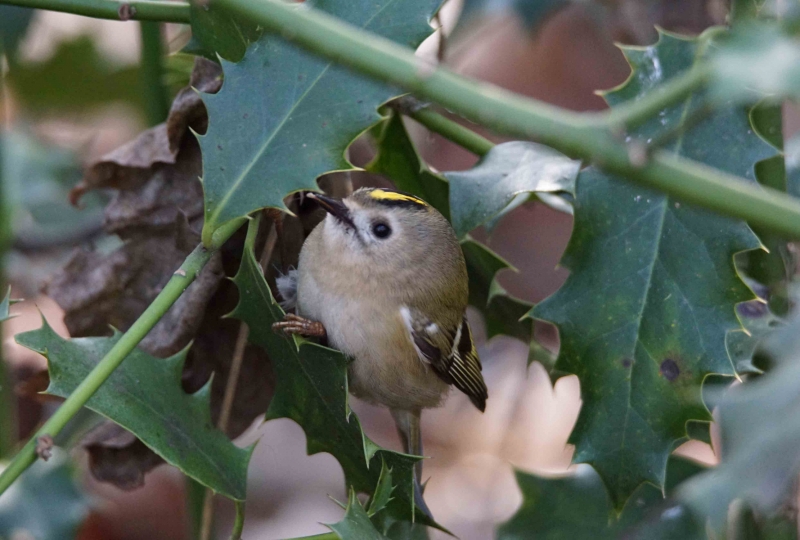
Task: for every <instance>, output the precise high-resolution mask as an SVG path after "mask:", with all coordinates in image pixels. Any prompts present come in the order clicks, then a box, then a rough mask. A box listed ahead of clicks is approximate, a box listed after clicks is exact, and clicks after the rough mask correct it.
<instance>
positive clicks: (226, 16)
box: [187, 2, 262, 62]
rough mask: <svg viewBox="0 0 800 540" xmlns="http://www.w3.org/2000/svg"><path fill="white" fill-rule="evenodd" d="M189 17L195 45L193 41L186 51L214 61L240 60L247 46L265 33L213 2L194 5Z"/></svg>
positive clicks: (193, 3) (191, 6) (195, 3)
mask: <svg viewBox="0 0 800 540" xmlns="http://www.w3.org/2000/svg"><path fill="white" fill-rule="evenodd" d="M189 17H190V24H191V25H192V40H194V41H196V43H192V42H190V44H189V46H188V49H187V52H194V53H200V54H203V56H206V57H208V58H211V59H214V60H216V59H217V56H216V55H219V56H221V57H222V58H224V59H225V60H228V61H229V62H238V61H240V60H241V59H242V57H243V56H244V53H245V51H246V50H247V47H248V45H250V44H251V43H253V42H254V41H256V40H258V38H259V37H260V36H261V34H262V30H261V28H259V27H258V25H256V24H253V23H251V22H249V21H247V20H244V19H242V18H241V17H237V16H235V15H232V14H231V13H230V12H227V11H224V10H221V9H220V8H219V7H218V6H217V5H216V4H215V3H214V2H192V3H191V4H190V8H189ZM197 45H199V46H197Z"/></svg>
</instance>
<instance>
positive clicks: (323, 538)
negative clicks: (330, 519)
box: [288, 532, 342, 540]
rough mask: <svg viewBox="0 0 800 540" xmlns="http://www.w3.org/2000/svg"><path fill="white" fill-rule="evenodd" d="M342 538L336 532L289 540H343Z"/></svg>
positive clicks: (290, 539)
mask: <svg viewBox="0 0 800 540" xmlns="http://www.w3.org/2000/svg"><path fill="white" fill-rule="evenodd" d="M341 538H342V537H341V536H339V535H338V534H336V533H334V532H329V533H322V534H315V535H313V536H298V537H297V538H289V539H288V540H341Z"/></svg>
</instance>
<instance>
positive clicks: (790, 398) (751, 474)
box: [677, 318, 800, 530]
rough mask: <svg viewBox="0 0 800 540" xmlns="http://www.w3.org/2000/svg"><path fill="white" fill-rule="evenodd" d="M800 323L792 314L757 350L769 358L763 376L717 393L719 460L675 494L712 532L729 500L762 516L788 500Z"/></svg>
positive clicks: (798, 460)
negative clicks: (742, 502) (700, 517)
mask: <svg viewBox="0 0 800 540" xmlns="http://www.w3.org/2000/svg"><path fill="white" fill-rule="evenodd" d="M798 329H800V321H798V319H797V318H795V319H794V320H793V321H792V322H791V323H789V324H788V325H787V326H786V327H785V328H783V329H782V330H780V331H779V332H776V333H775V334H773V336H771V337H770V338H768V339H767V340H766V342H765V345H764V347H763V348H762V350H761V351H760V352H761V353H763V354H765V355H766V356H768V357H769V359H770V363H771V369H770V370H769V371H768V372H767V374H766V375H763V376H761V377H757V378H755V379H752V380H749V381H747V382H746V383H745V384H742V385H738V386H736V387H733V388H731V389H730V390H728V391H727V392H725V393H724V394H722V395H717V396H716V399H715V400H714V401H715V403H714V404H715V405H716V406H717V410H718V413H719V427H720V437H721V445H720V446H721V449H722V451H721V456H720V458H721V461H720V464H719V465H718V466H717V467H715V468H714V469H711V470H709V471H708V472H706V473H704V474H702V475H700V476H697V477H696V478H693V479H692V480H691V481H690V482H687V483H686V484H685V485H683V486H681V489H680V490H679V491H678V494H677V496H678V498H679V499H680V500H681V501H683V502H684V503H686V504H687V505H689V506H690V507H691V508H692V509H693V510H694V511H696V512H697V513H698V514H699V516H702V517H703V518H707V519H708V520H709V523H710V525H711V526H712V527H713V528H714V529H716V530H722V529H724V528H725V526H726V520H727V516H728V507H729V505H730V503H731V502H732V501H733V500H734V499H741V500H742V501H744V502H745V503H746V504H748V505H750V506H751V507H752V508H754V509H755V510H757V511H758V512H760V513H761V514H762V515H765V516H767V517H770V516H775V515H776V514H777V513H778V512H779V510H780V509H781V507H782V506H783V505H784V504H786V505H791V504H793V503H792V502H791V497H792V493H793V490H794V487H795V485H796V479H797V474H798V471H800V456H799V455H798V452H797V447H798V444H800V423H799V422H798V421H797V419H798V418H799V417H800V416H798V414H799V413H800V402H798V400H797V395H798V381H800V355H798V350H800V339H798Z"/></svg>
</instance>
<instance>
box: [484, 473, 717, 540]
mask: <svg viewBox="0 0 800 540" xmlns="http://www.w3.org/2000/svg"><path fill="white" fill-rule="evenodd" d="M702 470H703V467H701V466H699V465H697V464H696V463H694V462H691V461H688V460H685V459H682V458H677V457H673V458H671V459H670V462H669V474H668V480H667V494H669V493H670V492H671V491H672V489H673V488H674V486H676V485H677V484H678V483H679V482H681V481H683V480H684V479H686V478H689V477H691V476H693V475H694V474H697V473H698V472H701V471H702ZM517 482H518V483H519V487H520V489H521V490H522V497H523V499H522V507H521V508H520V509H519V510H518V511H517V513H516V514H515V515H514V516H513V517H512V518H511V519H510V520H509V521H507V522H506V523H504V524H503V525H501V526H500V528H499V529H498V534H497V540H528V539H530V538H536V539H537V540H539V539H542V540H551V539H553V540H555V539H564V540H567V539H569V540H581V539H584V538H585V539H587V540H606V539H608V540H613V539H617V538H620V537H621V535H622V532H623V531H626V530H627V529H629V528H630V527H632V526H634V525H636V524H638V523H640V522H642V520H643V519H644V518H645V517H647V516H648V515H650V514H652V512H653V511H654V510H659V509H660V506H661V504H662V502H663V496H662V494H661V491H660V490H659V489H656V488H655V487H653V486H651V485H643V486H640V487H639V488H638V489H637V490H636V491H635V492H634V494H633V496H632V497H631V499H630V500H629V501H628V504H627V505H625V508H624V509H623V510H622V513H621V514H620V515H619V516H618V517H617V516H613V517H612V515H613V512H612V510H613V507H612V501H611V499H610V498H609V496H608V493H607V492H606V489H605V487H604V486H603V482H602V480H601V479H600V476H599V475H598V474H597V472H595V471H594V469H592V468H591V467H590V466H588V465H580V466H578V468H577V469H576V470H575V471H574V472H572V473H569V474H567V475H565V476H562V477H554V478H547V477H541V476H535V475H532V474H527V473H523V472H517ZM687 518H688V516H686V515H682V514H681V513H678V512H675V511H673V512H672V513H670V512H669V510H667V511H665V512H663V513H662V514H661V515H660V516H656V519H655V523H652V524H651V525H652V528H656V527H658V528H661V529H662V530H664V531H665V532H668V533H671V534H672V535H671V536H665V538H673V539H675V538H681V539H686V540H689V539H690V538H700V537H701V536H700V535H699V534H697V532H698V531H697V530H696V528H695V524H694V523H693V522H692V521H691V520H690V519H687ZM652 528H651V530H652ZM651 538H655V536H651Z"/></svg>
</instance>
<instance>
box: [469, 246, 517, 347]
mask: <svg viewBox="0 0 800 540" xmlns="http://www.w3.org/2000/svg"><path fill="white" fill-rule="evenodd" d="M461 249H462V250H463V251H464V258H465V259H466V261H467V271H468V272H469V303H470V305H471V306H474V307H476V308H478V309H479V310H480V311H481V313H483V318H484V321H485V323H486V337H487V339H490V338H492V337H494V336H496V335H499V334H505V335H507V336H513V337H515V338H517V339H519V340H522V341H524V342H525V343H530V342H531V340H532V339H533V321H531V320H530V319H527V318H525V315H526V314H527V313H528V312H529V311H530V310H531V308H532V307H533V304H531V303H529V302H525V301H523V300H519V299H517V298H514V297H513V296H510V295H509V294H508V293H507V292H506V290H505V289H504V288H503V286H502V285H500V282H499V281H498V280H497V274H498V273H500V272H501V271H503V270H507V269H512V270H513V269H514V268H513V267H512V266H511V265H510V264H508V263H507V262H506V261H504V260H503V259H501V258H500V257H499V256H498V255H497V254H496V253H494V252H493V251H491V250H490V249H489V248H487V247H486V246H484V245H483V244H479V243H478V242H476V241H474V240H473V239H472V238H469V237H467V238H465V239H464V240H463V241H462V242H461ZM523 318H525V320H523Z"/></svg>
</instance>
